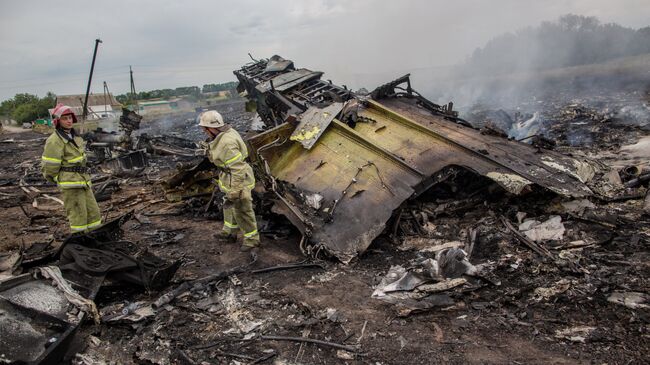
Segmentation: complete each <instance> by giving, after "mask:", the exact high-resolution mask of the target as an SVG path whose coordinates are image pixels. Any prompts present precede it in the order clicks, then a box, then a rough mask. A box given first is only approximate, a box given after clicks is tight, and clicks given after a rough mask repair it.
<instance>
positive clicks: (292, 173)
mask: <svg viewBox="0 0 650 365" xmlns="http://www.w3.org/2000/svg"><path fill="white" fill-rule="evenodd" d="M262 62H263V61H260V63H262ZM260 66H263V65H260ZM317 74H318V78H320V73H315V72H311V71H309V70H306V69H300V70H298V71H288V72H287V73H286V74H284V75H283V74H280V75H277V74H276V75H274V77H273V80H278V81H279V84H281V85H282V88H279V87H277V86H278V85H275V84H274V85H273V86H274V87H271V83H270V82H267V81H264V82H263V85H262V84H261V81H260V80H259V79H257V78H255V77H250V76H249V75H248V71H247V69H246V68H242V69H241V70H238V71H235V75H237V77H238V79H239V80H240V82H241V84H242V85H243V87H244V88H246V89H247V90H248V91H249V97H251V98H254V99H256V100H257V101H258V103H259V102H260V101H265V103H264V104H263V105H261V106H260V107H259V108H258V110H259V111H263V113H262V112H260V116H261V117H262V118H267V119H268V118H271V119H272V121H273V123H270V124H271V125H273V124H275V125H278V127H276V128H274V129H271V130H269V131H267V132H265V133H262V134H260V135H257V136H255V137H253V138H251V139H250V140H249V142H250V144H251V147H252V152H253V154H252V159H253V160H255V164H256V168H257V170H258V172H259V173H260V174H261V175H262V180H264V181H265V182H266V185H267V187H269V188H270V189H271V190H272V191H274V193H275V195H276V197H277V200H276V206H275V208H274V210H275V211H276V212H278V213H281V214H284V215H286V216H287V217H288V218H289V219H290V220H291V221H292V223H294V224H295V225H296V226H297V227H298V228H299V229H300V230H301V231H302V232H303V234H304V235H305V236H307V237H308V241H309V243H310V246H311V250H312V252H313V251H318V250H320V249H325V250H326V251H328V252H329V253H331V254H333V255H335V256H336V257H338V258H339V259H340V260H341V261H343V262H349V261H350V260H352V259H353V258H354V257H356V256H357V255H358V254H359V253H361V252H363V251H364V250H366V249H367V247H368V246H369V245H370V243H371V242H372V240H374V239H375V238H376V237H377V236H378V235H379V234H381V232H382V231H383V230H384V228H385V224H386V222H387V221H388V219H389V218H390V217H391V215H392V214H393V211H394V210H395V209H397V208H398V207H400V205H401V204H402V203H403V202H404V201H406V200H407V199H409V198H413V197H416V196H418V195H419V194H421V193H423V192H424V191H426V190H427V189H429V188H430V187H432V186H433V185H435V184H437V183H438V182H439V181H440V180H439V176H438V173H439V172H441V171H444V170H445V169H446V168H449V167H453V166H455V167H458V168H463V169H466V170H469V171H472V172H474V173H477V174H480V175H483V176H486V177H487V178H489V179H492V180H493V181H495V182H496V183H498V184H499V185H500V186H501V187H503V188H504V189H505V190H507V191H509V192H510V193H512V194H522V193H525V192H527V191H530V189H531V187H532V185H538V186H541V187H544V188H546V189H548V190H550V191H553V192H555V193H558V194H560V195H563V196H570V197H582V196H588V195H591V194H592V192H591V190H590V189H589V187H588V186H587V185H586V184H585V183H586V182H587V181H589V180H590V179H591V178H592V177H593V175H594V172H595V170H594V168H593V167H591V166H590V165H589V164H587V163H586V162H584V161H579V160H577V159H574V158H570V157H567V156H564V155H561V154H559V153H556V152H552V151H548V150H543V149H540V148H536V147H533V146H531V145H527V144H524V143H519V142H516V141H512V140H508V139H506V138H502V137H499V136H493V135H484V134H481V133H480V131H478V130H476V129H474V128H472V127H470V126H469V124H468V123H467V122H466V121H464V120H462V119H460V118H458V116H457V113H456V112H454V111H452V104H451V103H449V104H448V105H444V106H439V105H437V104H434V103H432V102H430V101H428V100H426V99H425V98H423V97H422V96H421V95H419V94H418V93H417V92H415V91H413V90H412V89H411V86H410V80H409V78H408V75H407V76H405V77H402V78H400V79H398V80H395V81H393V82H390V83H387V84H385V85H382V86H381V87H379V88H378V89H377V90H375V91H374V92H373V93H372V94H371V95H372V96H373V98H374V99H371V98H369V97H368V96H363V95H355V94H353V93H351V92H350V91H348V90H346V89H345V88H340V87H337V86H335V85H331V84H328V83H324V86H323V87H320V88H319V86H318V85H320V83H322V81H320V80H318V78H314V77H315V75H317ZM307 75H309V78H308V79H307V78H306V77H303V76H307ZM280 81H281V82H280ZM319 82H320V83H319ZM404 83H406V88H405V89H404V88H402V87H400V86H399V85H401V84H404ZM327 85H331V87H330V86H328V87H329V88H330V89H331V90H327V92H325V93H318V91H320V90H322V89H323V88H324V87H325V86H327ZM402 90H405V91H402ZM258 106H259V105H258ZM294 118H295V119H298V120H299V121H300V123H299V124H298V125H297V126H294V124H292V123H284V124H281V123H282V122H287V121H291V120H293V119H294Z"/></svg>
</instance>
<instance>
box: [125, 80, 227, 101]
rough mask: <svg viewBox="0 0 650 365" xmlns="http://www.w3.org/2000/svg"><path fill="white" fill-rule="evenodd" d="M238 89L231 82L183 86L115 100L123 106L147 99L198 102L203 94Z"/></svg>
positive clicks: (128, 95)
mask: <svg viewBox="0 0 650 365" xmlns="http://www.w3.org/2000/svg"><path fill="white" fill-rule="evenodd" d="M236 87H237V82H235V81H231V82H226V83H221V84H205V85H203V87H202V88H199V87H198V86H183V87H177V88H175V89H158V90H150V91H140V92H138V93H137V95H135V96H136V97H134V95H133V94H132V93H126V94H121V95H117V96H116V97H115V99H117V101H119V102H120V103H122V104H128V103H130V102H131V101H132V100H134V99H136V98H137V99H138V100H147V99H169V98H173V97H180V96H189V97H190V98H191V99H194V100H198V99H200V98H201V97H202V94H205V93H209V92H216V91H224V90H232V89H235V88H236Z"/></svg>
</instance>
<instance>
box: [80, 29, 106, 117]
mask: <svg viewBox="0 0 650 365" xmlns="http://www.w3.org/2000/svg"><path fill="white" fill-rule="evenodd" d="M100 43H102V40H101V39H99V38H97V39H95V51H94V52H93V62H92V64H91V65H90V75H89V76H88V87H86V99H84V109H83V117H82V119H83V120H85V119H86V116H88V94H90V83H91V82H92V80H93V71H94V70H95V58H97V48H98V47H99V44H100Z"/></svg>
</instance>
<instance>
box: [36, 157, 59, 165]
mask: <svg viewBox="0 0 650 365" xmlns="http://www.w3.org/2000/svg"><path fill="white" fill-rule="evenodd" d="M41 159H42V160H43V162H45V163H49V164H53V165H60V164H61V162H62V161H61V160H59V159H58V158H52V157H47V156H42V157H41Z"/></svg>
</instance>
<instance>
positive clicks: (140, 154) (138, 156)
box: [99, 150, 149, 176]
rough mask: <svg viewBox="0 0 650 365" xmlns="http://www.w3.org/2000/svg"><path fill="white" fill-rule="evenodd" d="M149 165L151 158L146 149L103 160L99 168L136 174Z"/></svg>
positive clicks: (119, 172) (121, 173) (120, 173)
mask: <svg viewBox="0 0 650 365" xmlns="http://www.w3.org/2000/svg"><path fill="white" fill-rule="evenodd" d="M147 166H149V159H148V158H147V153H146V151H145V150H138V151H133V152H129V153H125V154H123V155H120V156H118V157H114V158H111V159H108V160H106V161H104V162H102V163H101V164H100V165H99V168H100V169H101V170H103V171H104V172H107V173H111V174H115V175H117V176H120V175H135V174H138V173H140V172H142V171H143V170H144V169H145V168H146V167H147Z"/></svg>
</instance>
